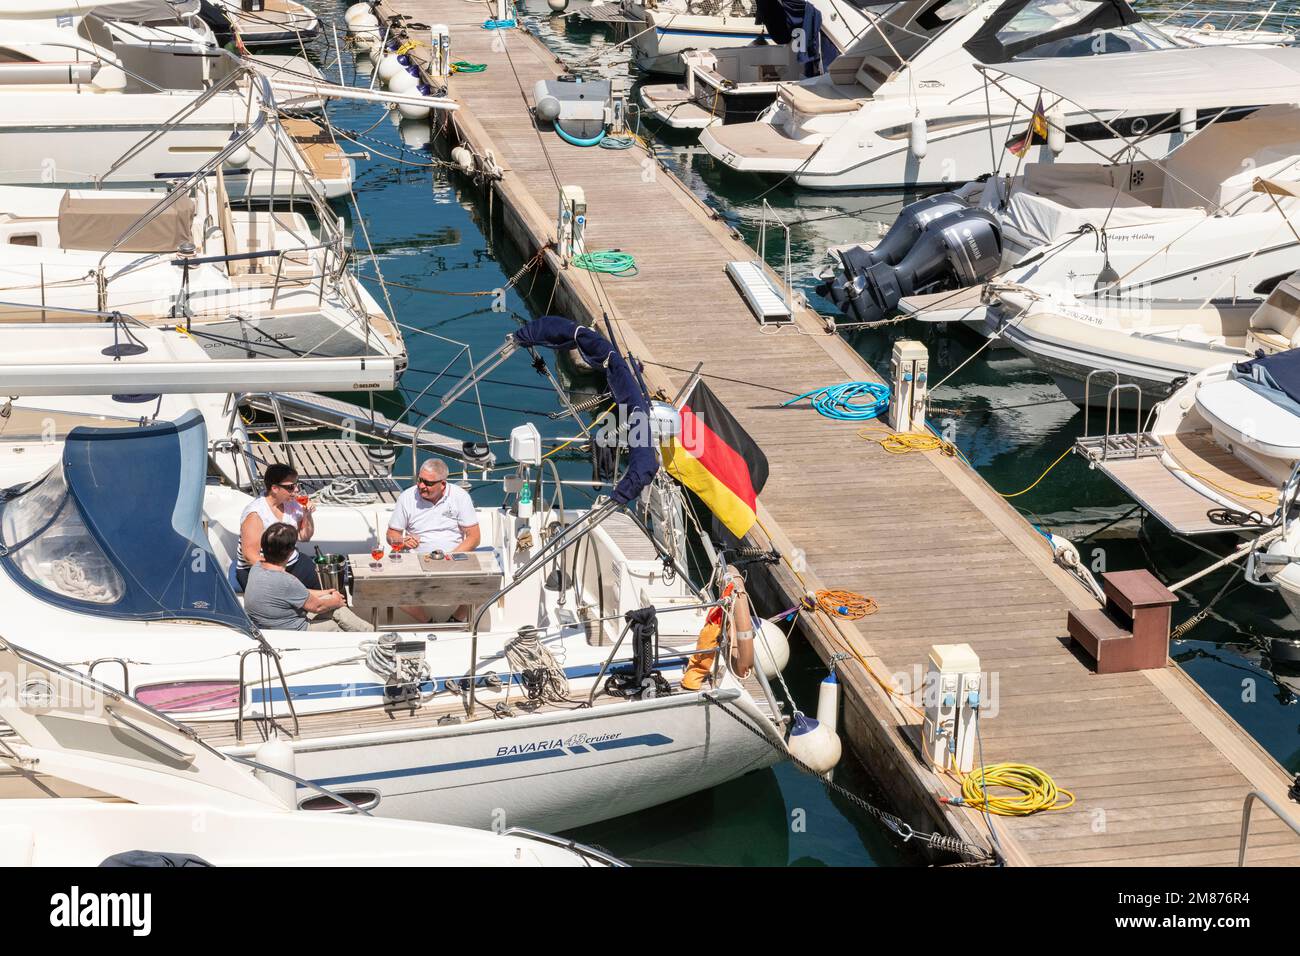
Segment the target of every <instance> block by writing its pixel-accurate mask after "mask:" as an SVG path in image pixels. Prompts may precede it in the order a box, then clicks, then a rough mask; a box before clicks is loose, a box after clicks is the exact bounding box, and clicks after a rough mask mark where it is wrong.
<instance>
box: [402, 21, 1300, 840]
mask: <svg viewBox="0 0 1300 956" xmlns="http://www.w3.org/2000/svg"><path fill="white" fill-rule="evenodd" d="M385 7H386V10H387V12H389V13H401V14H407V15H409V16H410V17H411V19H412V21H413V22H420V23H446V24H448V25H449V26H450V28H451V32H452V47H453V49H454V50H455V55H456V57H457V59H466V60H470V61H473V62H477V63H485V64H487V70H486V71H485V72H483V73H479V74H459V75H456V76H454V77H453V78H452V80H451V87H450V95H451V96H452V97H453V98H454V99H456V100H457V102H459V103H460V104H461V107H462V108H461V109H460V110H459V111H457V112H456V113H454V114H452V115H451V116H450V117H449V118H447V119H446V122H449V123H450V124H451V126H450V129H449V135H452V136H455V137H457V138H459V139H461V140H462V141H463V142H465V143H466V144H467V145H468V146H469V147H470V148H471V149H472V150H473V151H474V152H475V153H477V154H478V155H486V154H487V153H488V152H489V151H491V153H492V155H493V157H494V159H495V161H496V162H497V163H498V164H499V165H500V167H501V168H502V169H503V171H504V172H503V176H502V178H501V179H500V181H498V182H495V183H493V184H492V186H491V188H492V189H493V191H494V194H495V195H494V201H495V202H496V203H497V204H498V205H499V206H500V208H502V210H503V213H504V217H505V222H506V226H507V229H508V230H509V232H510V235H511V237H512V239H513V240H514V241H515V242H516V243H517V244H518V245H519V246H520V248H521V249H522V250H523V252H524V253H525V254H526V255H532V254H533V253H534V252H536V251H537V250H538V249H539V248H540V247H541V246H543V245H545V244H546V243H548V242H552V241H553V240H554V239H555V226H554V216H555V212H556V208H557V203H558V186H559V185H564V184H574V185H579V186H582V187H583V188H584V190H585V192H586V199H587V205H588V232H587V245H588V248H589V249H592V250H598V249H615V248H617V249H621V250H623V251H625V252H630V253H632V254H634V255H635V257H636V260H637V265H638V267H639V270H640V271H639V274H638V275H637V276H635V277H632V278H622V279H619V278H612V277H603V278H597V277H595V276H593V275H591V274H590V273H586V272H582V271H580V270H576V269H568V268H565V267H564V265H563V264H562V263H561V262H560V260H559V259H558V258H556V256H555V255H554V254H553V253H547V254H546V255H545V261H546V263H547V265H548V267H549V268H550V269H551V270H552V271H553V272H554V273H555V274H556V276H557V289H556V296H555V303H556V304H555V306H554V307H553V311H561V310H562V311H564V312H567V314H569V315H571V316H573V317H574V318H576V319H578V320H580V321H587V322H600V321H601V316H602V313H605V312H607V313H608V314H609V315H610V318H611V321H612V322H613V325H614V328H615V331H616V333H617V335H618V336H619V338H620V344H621V345H622V346H623V347H625V348H626V349H628V350H630V351H631V352H633V353H634V354H635V355H636V356H637V357H638V358H640V359H641V360H642V361H643V362H645V363H646V374H647V379H648V383H649V384H650V386H651V387H652V388H654V387H662V388H663V389H665V390H666V392H667V393H668V394H669V395H671V394H673V392H674V391H675V390H676V388H677V387H679V386H680V385H681V384H682V383H683V382H684V381H685V380H686V378H687V373H688V372H689V370H690V369H691V368H693V367H694V366H695V364H696V362H699V361H703V362H704V363H705V365H704V369H703V371H704V372H705V374H706V375H707V376H709V377H708V378H707V379H706V381H707V382H708V384H709V387H710V388H712V389H713V391H714V392H715V393H716V394H717V395H718V396H719V398H721V399H722V401H723V402H725V403H726V404H727V406H728V407H729V408H730V409H731V411H732V412H733V413H734V414H735V415H736V417H737V418H738V419H739V420H740V421H741V422H742V423H743V425H744V427H745V428H746V429H747V430H748V432H749V433H750V435H752V436H753V438H754V439H755V440H756V441H757V442H758V443H759V444H760V445H761V446H762V447H763V449H764V451H765V452H766V454H767V456H768V460H769V463H770V468H771V477H770V479H769V481H768V484H767V487H766V488H765V489H764V491H763V494H762V498H761V501H760V510H761V514H762V520H763V524H764V526H765V527H766V528H767V529H768V531H769V532H770V533H771V538H772V541H773V542H774V543H775V544H776V546H777V547H779V548H780V549H781V550H782V551H783V552H784V553H785V554H786V555H788V556H791V557H792V558H794V559H795V560H796V561H797V562H798V564H799V566H800V567H802V568H804V569H805V570H802V571H801V572H800V575H801V577H796V575H795V574H794V572H792V571H791V570H790V569H789V568H787V567H785V566H780V567H779V568H778V569H777V570H776V572H775V573H774V575H773V581H772V585H773V587H774V589H775V590H776V592H777V593H776V594H774V596H773V600H782V601H785V602H787V603H793V601H794V600H795V599H796V598H797V596H798V595H800V594H802V593H803V591H804V590H805V588H819V587H825V586H835V587H842V588H848V589H850V590H854V591H858V592H861V593H863V594H868V595H871V596H873V597H874V598H875V599H876V600H877V601H878V602H879V603H880V611H879V612H878V613H877V614H875V615H873V616H871V617H868V618H866V619H865V620H863V621H862V622H860V623H858V624H843V623H841V622H837V621H832V620H829V619H828V618H827V617H826V615H822V614H818V615H815V616H814V617H812V618H810V623H809V624H808V634H809V637H810V639H811V640H812V642H813V644H814V646H815V647H816V648H817V650H818V652H819V653H820V654H821V655H822V657H823V659H829V657H830V656H831V655H832V654H834V653H840V652H847V653H851V654H852V655H853V657H854V658H855V660H851V661H849V662H846V663H844V664H841V665H840V667H839V672H840V675H841V682H842V684H843V687H844V692H845V712H844V714H843V716H842V717H841V727H842V728H843V730H844V732H845V733H846V734H847V736H848V738H849V741H850V742H851V744H852V745H853V746H854V748H855V750H856V751H857V753H858V754H859V755H860V756H861V757H862V758H863V760H864V762H866V764H867V765H868V766H869V767H870V768H871V769H872V771H873V773H874V775H875V776H876V778H877V780H878V781H879V782H880V784H881V785H882V786H883V787H884V788H885V789H886V790H887V792H888V793H889V794H890V796H891V797H892V799H893V800H894V801H895V804H896V809H897V810H898V812H899V814H900V816H903V817H904V818H906V819H908V820H909V821H910V822H912V823H913V824H915V825H918V826H926V827H927V828H933V827H935V826H936V825H937V826H940V827H942V828H944V829H945V830H947V831H948V832H950V833H953V834H956V835H958V836H960V837H962V838H964V839H968V840H971V841H984V842H986V843H987V840H988V837H987V833H986V831H985V828H984V823H983V821H982V820H981V819H979V818H977V817H976V816H975V815H974V814H973V813H972V812H971V811H969V810H960V809H954V808H951V807H947V806H943V805H941V804H940V803H939V800H938V798H939V797H940V796H942V795H951V794H954V793H956V792H957V788H956V784H955V783H954V781H953V780H952V779H951V778H949V777H946V776H942V775H937V774H934V773H932V772H931V771H930V770H929V769H928V768H926V767H925V766H924V765H923V764H922V762H921V760H920V758H919V757H918V756H917V754H916V752H915V750H914V749H913V746H912V744H911V739H912V737H913V735H914V734H915V732H916V724H917V722H918V721H917V717H916V713H915V711H914V710H913V709H911V708H910V707H909V706H908V705H907V704H906V703H904V702H902V701H900V700H899V699H898V697H896V696H893V695H890V694H887V693H886V692H885V691H883V690H882V689H881V686H880V683H878V682H877V680H876V679H874V678H873V677H872V676H870V675H869V674H868V672H867V670H866V667H865V666H864V664H865V665H867V666H870V667H871V668H872V669H873V671H874V672H875V673H876V674H877V675H878V676H879V677H880V678H881V679H882V680H883V681H886V682H889V681H891V680H892V681H894V682H895V683H903V682H904V681H910V678H911V675H912V674H913V673H914V669H915V668H919V667H921V666H922V665H923V662H924V660H925V658H926V653H927V650H928V648H929V647H930V646H931V645H932V644H937V643H957V642H969V643H970V644H971V645H972V646H973V647H974V648H975V650H976V651H977V652H978V653H979V655H980V658H981V661H982V663H983V665H984V667H985V669H986V670H988V671H990V672H992V684H991V686H990V688H989V691H990V696H991V697H993V698H995V700H996V711H990V712H989V713H988V714H987V716H986V719H984V720H983V721H982V728H983V729H982V738H983V749H984V760H985V762H986V763H996V762H1000V761H1016V762H1024V763H1031V764H1035V765H1037V766H1039V767H1042V768H1043V769H1044V770H1047V771H1048V772H1050V773H1051V774H1052V775H1053V776H1054V777H1055V779H1056V780H1057V782H1058V784H1059V785H1061V786H1064V787H1068V788H1070V789H1071V790H1073V791H1075V792H1076V793H1077V795H1078V803H1077V805H1076V806H1075V807H1074V808H1072V809H1069V810H1065V811H1059V812H1053V813H1046V814H1039V815H1036V816H1031V817H1025V818H997V821H996V826H997V827H998V832H999V835H1000V838H1001V845H1002V848H1003V850H1004V851H1005V854H1006V857H1007V859H1008V861H1009V862H1011V863H1015V864H1025V865H1032V864H1045V865H1051V864H1070V865H1106V864H1111V865H1120V864H1148V863H1149V864H1162V863H1163V864H1174V865H1188V864H1232V863H1235V862H1236V852H1237V832H1236V831H1237V828H1238V827H1239V825H1240V813H1241V805H1242V801H1243V799H1244V797H1245V795H1246V794H1247V793H1248V792H1249V791H1250V790H1251V789H1252V788H1260V789H1262V790H1264V791H1265V792H1267V793H1269V794H1270V795H1271V796H1273V797H1274V799H1276V800H1277V801H1278V802H1279V803H1280V804H1282V805H1283V806H1286V805H1287V800H1286V796H1285V791H1286V786H1287V783H1288V778H1287V775H1286V774H1285V773H1284V771H1283V769H1282V768H1281V767H1280V766H1279V765H1278V763H1277V762H1276V761H1275V760H1274V759H1273V758H1272V757H1271V756H1270V755H1268V754H1267V753H1266V752H1265V751H1264V750H1263V749H1262V748H1260V747H1259V746H1258V745H1257V744H1256V743H1255V741H1254V740H1253V739H1252V738H1250V736H1249V735H1248V734H1246V733H1245V732H1244V730H1242V728H1241V727H1239V726H1238V725H1237V724H1236V723H1235V722H1234V721H1232V720H1231V719H1230V718H1229V717H1228V716H1227V715H1226V714H1224V713H1223V712H1222V710H1220V709H1219V707H1218V706H1217V705H1216V704H1215V703H1214V702H1213V701H1212V700H1210V699H1209V698H1208V697H1207V696H1206V695H1205V694H1204V693H1203V692H1202V691H1201V690H1200V688H1199V687H1198V686H1197V685H1196V684H1195V683H1194V682H1193V681H1192V680H1191V679H1190V678H1189V677H1188V676H1187V675H1186V674H1184V673H1183V672H1182V671H1181V670H1180V669H1179V668H1177V667H1174V666H1172V665H1171V666H1169V667H1166V668H1164V669H1163V670H1157V671H1145V672H1140V673H1130V674H1119V675H1107V676H1099V675H1096V674H1094V673H1092V671H1091V669H1090V667H1089V666H1088V664H1087V662H1085V661H1084V660H1082V659H1080V658H1079V657H1078V656H1076V655H1075V653H1073V652H1072V651H1071V649H1070V647H1069V646H1068V642H1067V640H1066V639H1065V635H1066V626H1065V619H1066V612H1067V610H1068V609H1069V608H1071V607H1093V606H1095V604H1094V602H1093V599H1092V598H1091V597H1090V595H1089V594H1088V593H1087V591H1086V590H1085V589H1084V588H1083V587H1082V586H1081V585H1080V584H1079V583H1078V582H1077V581H1075V580H1074V579H1073V578H1072V577H1071V576H1070V575H1069V574H1067V573H1066V572H1065V571H1063V570H1062V569H1060V568H1058V567H1057V566H1056V565H1055V564H1053V562H1052V559H1051V555H1050V553H1049V551H1048V549H1047V547H1046V545H1045V543H1044V539H1043V538H1042V536H1041V535H1039V534H1038V532H1036V531H1035V530H1034V529H1033V528H1032V527H1030V525H1029V524H1028V523H1027V522H1025V521H1024V519H1023V518H1022V517H1021V516H1020V515H1019V514H1018V513H1017V512H1016V511H1015V510H1014V509H1013V508H1011V507H1010V505H1008V504H1007V502H1006V501H1005V500H1004V499H1002V498H1001V497H999V496H998V495H997V494H996V492H994V491H993V490H992V489H991V488H989V486H988V485H987V484H986V483H985V482H984V481H983V480H982V479H981V478H980V476H979V475H978V474H977V473H975V472H974V471H973V470H972V469H971V468H969V467H968V466H967V465H965V464H964V463H962V462H961V461H959V460H957V459H954V458H946V457H943V456H939V455H932V454H922V453H913V454H904V455H891V454H888V453H886V452H885V451H883V450H882V449H881V447H880V446H879V445H878V444H876V443H875V442H871V441H867V440H864V439H863V438H862V437H859V431H860V430H861V429H860V428H859V427H858V426H856V425H854V424H849V423H843V422H835V421H831V420H828V419H824V418H820V417H819V416H817V415H816V414H815V413H814V412H812V411H810V410H807V409H806V408H787V409H782V408H778V407H777V406H778V405H779V403H780V402H781V401H782V400H784V399H785V398H787V397H789V396H790V395H793V394H797V393H799V392H803V391H806V390H807V389H810V388H812V387H814V386H818V385H827V384H832V383H835V382H842V381H846V380H875V379H876V378H877V376H876V375H875V373H874V372H873V371H872V370H871V369H870V367H869V366H867V365H866V363H865V362H864V361H863V360H862V359H861V357H859V356H858V355H857V354H856V353H855V352H854V351H853V350H852V349H851V348H850V347H849V346H848V345H847V344H846V343H845V342H844V341H842V340H841V339H840V338H838V337H836V336H832V335H828V334H827V333H826V331H825V327H824V323H823V322H822V321H821V320H820V319H819V318H817V317H816V316H814V315H812V314H811V313H809V312H808V311H806V310H802V309H801V310H796V315H795V318H794V322H792V323H791V324H790V325H788V326H785V327H782V328H781V329H779V330H776V329H773V328H767V329H763V330H761V331H760V329H759V326H758V323H757V321H756V320H755V319H754V317H753V315H752V314H751V313H750V311H749V309H748V308H747V307H746V306H745V304H744V302H743V301H742V300H741V298H740V296H739V295H738V294H737V292H736V291H735V289H734V287H733V286H732V284H731V282H730V281H729V280H728V279H727V277H726V275H725V273H724V267H725V263H727V262H730V261H737V260H743V259H750V258H753V252H752V250H749V249H748V248H747V247H746V246H745V244H744V243H743V242H741V241H739V239H738V238H737V237H735V236H734V235H733V234H732V233H731V232H730V230H729V229H728V228H727V227H726V226H725V225H723V224H722V223H721V222H719V221H718V220H717V218H716V216H715V215H714V214H713V213H712V211H711V210H709V209H708V208H707V207H706V206H705V205H704V204H703V203H701V202H700V201H698V200H697V199H696V198H695V197H694V196H693V195H692V194H691V192H690V190H689V189H688V188H687V187H685V186H684V185H683V184H681V183H680V182H679V181H678V180H677V179H676V178H675V177H674V176H673V175H672V174H671V171H670V170H669V169H668V168H666V167H664V166H663V165H660V164H659V163H658V162H657V161H656V160H655V159H654V158H653V157H651V156H650V155H648V154H647V153H646V152H645V151H644V150H642V149H632V150H626V151H615V150H606V149H599V148H587V149H583V148H578V147H573V146H569V145H566V144H564V143H562V142H560V140H559V139H558V138H557V137H556V135H555V134H554V133H553V132H551V131H550V130H549V129H545V130H539V129H537V128H536V127H535V125H534V123H533V120H532V117H531V115H530V113H529V112H528V107H529V106H530V105H531V102H530V100H531V90H532V87H533V84H534V83H535V82H536V81H537V80H539V79H550V78H553V77H554V76H556V75H557V74H558V73H559V72H560V71H561V67H560V65H559V64H558V63H557V61H556V59H555V57H554V56H553V55H552V54H551V53H550V52H549V51H548V50H547V49H546V48H545V46H544V45H543V44H542V43H541V42H540V41H538V40H536V39H535V38H533V37H531V36H530V35H528V34H527V33H526V31H523V30H510V31H506V32H504V33H502V32H500V31H490V30H485V29H483V28H482V23H483V21H484V20H485V19H486V18H487V17H488V16H490V15H491V14H490V9H491V8H490V7H489V6H487V5H486V4H484V5H478V4H473V3H466V2H464V0H385ZM425 36H426V35H422V34H420V33H418V32H416V33H415V38H416V39H417V40H418V39H424V38H425ZM418 55H419V51H417V56H418ZM525 91H527V92H525ZM435 119H436V120H437V121H438V122H443V121H444V120H443V119H442V118H440V117H435ZM755 538H756V541H757V543H759V544H760V545H765V544H766V543H767V538H766V536H765V535H764V534H757V535H756V536H755ZM805 617H807V616H805ZM894 675H897V677H895V676H894ZM1254 820H1255V822H1254V824H1253V826H1252V834H1253V835H1252V838H1251V847H1252V849H1251V852H1250V856H1249V859H1250V861H1252V862H1269V863H1296V862H1300V840H1297V839H1296V838H1295V837H1294V835H1293V834H1291V833H1290V831H1287V830H1285V829H1284V828H1283V826H1282V824H1280V823H1277V822H1275V821H1272V820H1269V819H1268V814H1256V815H1255V817H1254Z"/></svg>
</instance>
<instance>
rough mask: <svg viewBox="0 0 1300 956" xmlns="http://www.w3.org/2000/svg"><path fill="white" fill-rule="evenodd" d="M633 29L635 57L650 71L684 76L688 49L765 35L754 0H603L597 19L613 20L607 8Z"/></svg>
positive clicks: (733, 44)
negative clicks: (756, 12)
mask: <svg viewBox="0 0 1300 956" xmlns="http://www.w3.org/2000/svg"><path fill="white" fill-rule="evenodd" d="M616 4H617V5H618V7H619V13H618V14H617V15H616V17H617V20H616V21H614V22H621V23H626V24H627V25H628V27H629V29H630V30H631V31H632V36H633V37H634V39H633V40H632V56H633V62H634V63H636V65H637V66H638V67H640V68H641V69H642V70H644V71H645V72H647V73H665V74H669V75H673V76H681V75H682V73H683V72H684V67H683V65H682V61H681V54H682V53H683V52H685V51H686V50H697V49H710V48H719V47H739V46H748V45H749V44H751V43H754V42H756V41H759V42H761V41H762V40H763V38H764V37H765V36H766V33H765V32H764V30H763V26H762V25H761V24H760V23H759V22H758V21H757V20H756V19H755V17H754V8H755V2H754V0H604V2H601V3H593V4H592V5H591V6H592V8H593V10H599V11H600V13H598V14H595V15H594V16H593V19H602V20H605V21H606V22H610V21H611V17H610V16H609V14H608V13H606V12H605V8H607V7H613V6H615V5H616Z"/></svg>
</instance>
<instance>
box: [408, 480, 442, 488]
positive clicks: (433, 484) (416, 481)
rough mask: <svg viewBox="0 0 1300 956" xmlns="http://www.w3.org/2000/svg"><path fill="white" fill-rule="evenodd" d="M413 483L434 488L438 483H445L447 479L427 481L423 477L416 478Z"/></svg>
mask: <svg viewBox="0 0 1300 956" xmlns="http://www.w3.org/2000/svg"><path fill="white" fill-rule="evenodd" d="M415 483H416V484H417V485H424V486H425V487H428V488H436V487H438V485H445V484H446V483H447V479H446V478H439V479H438V480H437V481H429V480H428V479H425V478H417V479H415Z"/></svg>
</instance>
